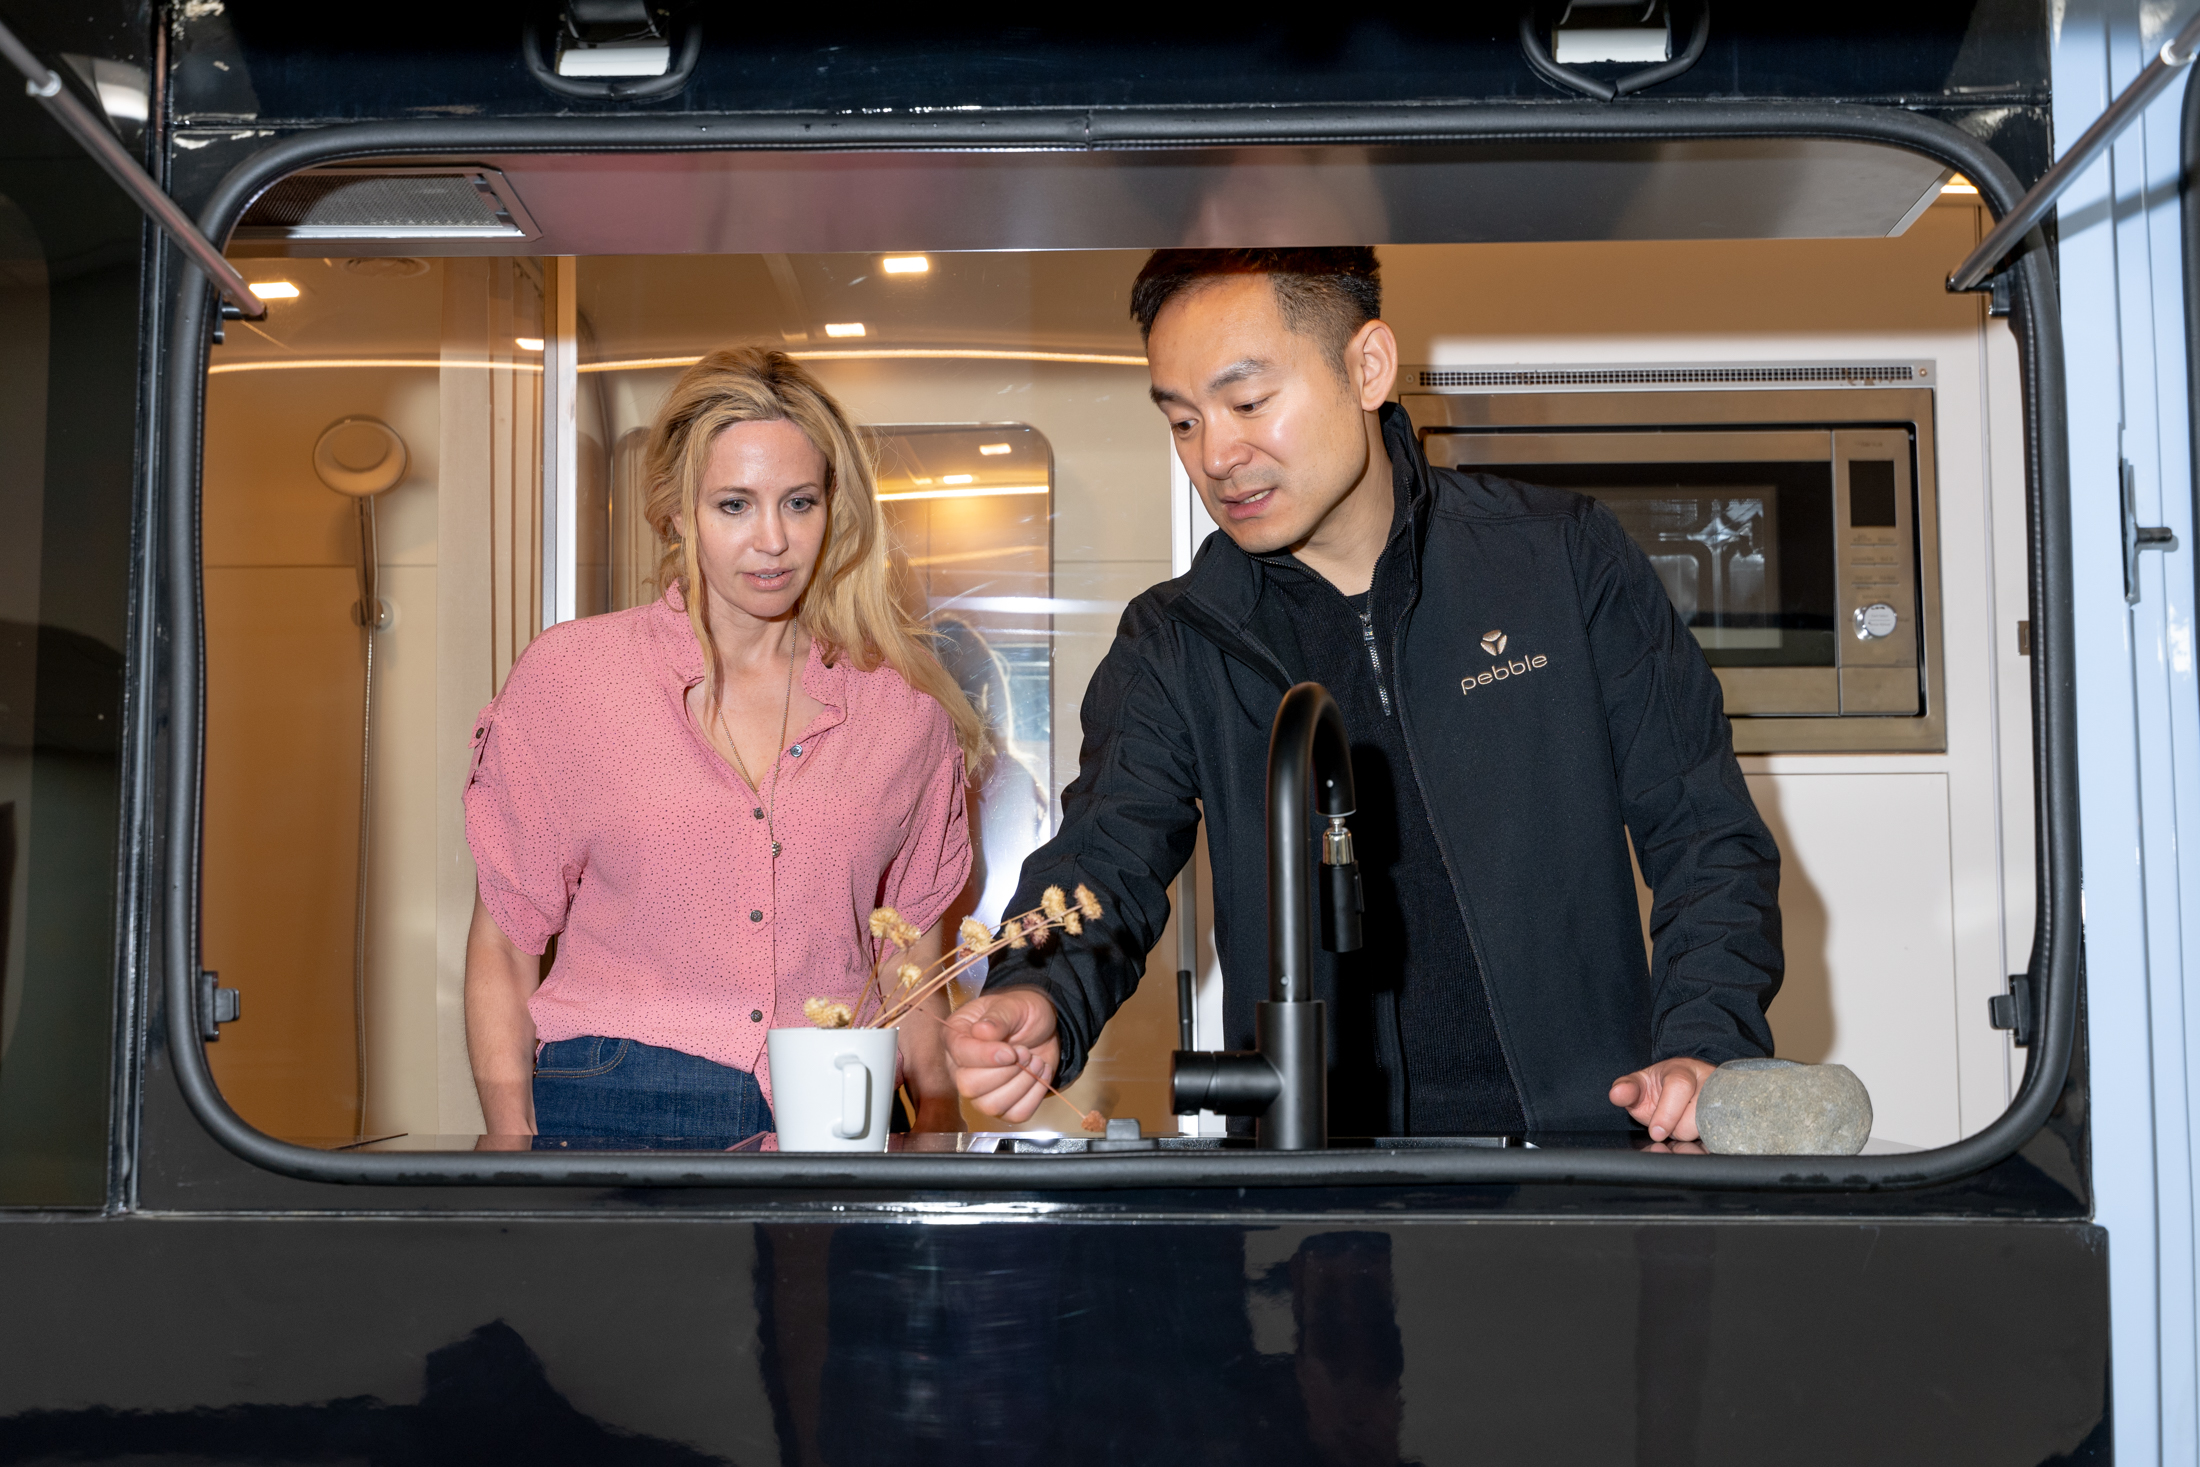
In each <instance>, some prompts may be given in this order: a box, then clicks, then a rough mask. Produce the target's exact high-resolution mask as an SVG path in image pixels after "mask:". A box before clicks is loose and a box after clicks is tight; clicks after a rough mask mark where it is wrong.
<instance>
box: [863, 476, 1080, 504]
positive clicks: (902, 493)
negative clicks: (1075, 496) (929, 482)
mask: <svg viewBox="0 0 2200 1467" xmlns="http://www.w3.org/2000/svg"><path fill="white" fill-rule="evenodd" d="M917 482H919V483H920V484H921V483H923V482H924V481H923V480H921V479H920V480H918V481H917ZM1046 492H1047V486H1046V485H1044V484H974V485H972V486H970V487H969V488H967V489H903V490H899V491H897V492H895V493H892V494H881V495H880V496H879V502H880V503H882V504H883V503H885V502H887V501H888V500H895V499H993V498H997V497H999V496H1002V495H1007V494H1044V493H1046Z"/></svg>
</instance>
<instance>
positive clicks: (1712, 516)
mask: <svg viewBox="0 0 2200 1467" xmlns="http://www.w3.org/2000/svg"><path fill="white" fill-rule="evenodd" d="M1930 375H1931V368H1930V365H1929V364H1923V363H1918V364H1906V365H1901V366H1876V367H1873V368H1870V369H1858V368H1850V367H1839V366H1805V367H1786V368H1781V367H1771V366H1757V367H1745V368H1730V369H1720V368H1716V367H1686V368H1668V369H1657V368H1641V367H1635V368H1519V369H1482V368H1445V367H1409V368H1406V369H1405V370H1404V371H1402V372H1401V374H1400V382H1399V386H1400V391H1399V400H1400V404H1401V405H1402V406H1403V407H1404V408H1405V410H1406V412H1407V414H1408V415H1409V416H1410V418H1411V420H1412V422H1413V424H1414V427H1415V429H1416V431H1417V432H1418V433H1419V435H1420V438H1421V442H1422V446H1423V447H1424V449H1425V450H1426V451H1427V453H1428V456H1429V460H1430V461H1431V462H1432V463H1435V464H1438V465H1441V466H1445V467H1449V468H1456V469H1462V470H1466V471H1469V472H1478V473H1487V474H1495V475H1498V476H1501V477H1504V478H1508V479H1518V480H1522V481H1525V482H1527V483H1531V484H1542V485H1547V486H1550V487H1554V488H1561V489H1570V490H1573V491H1575V492H1577V493H1581V494H1587V495H1591V496H1593V497H1594V498H1596V499H1598V500H1599V501H1601V502H1602V503H1603V504H1604V505H1605V506H1606V507H1607V508H1608V509H1610V510H1611V512H1612V514H1613V516H1614V517H1615V518H1616V519H1617V520H1618V521H1619V523H1620V525H1621V526H1622V527H1623V528H1624V529H1625V530H1626V532H1627V534H1628V536H1629V537H1630V538H1631V539H1633V540H1634V542H1635V543H1636V545H1637V546H1639V547H1640V548H1641V550H1642V552H1643V554H1644V555H1646V556H1647V557H1649V560H1650V563H1651V566H1652V567H1653V568H1654V569H1655V570H1656V571H1657V574H1658V579H1659V580H1660V581H1661V582H1663V584H1664V586H1665V590H1666V594H1667V595H1668V596H1670V597H1671V598H1672V601H1673V604H1674V607H1675V608H1676V609H1677V610H1678V611H1679V612H1680V614H1681V619H1682V621H1683V623H1684V624H1685V625H1686V626H1687V627H1688V630H1689V631H1690V632H1691V633H1692V634H1693V635H1694V636H1695V638H1696V640H1697V642H1698V644H1699V645H1700V646H1701V647H1702V649H1703V653H1704V657H1705V659H1706V660H1707V661H1709V663H1710V664H1711V668H1712V671H1713V672H1714V673H1715V674H1716V675H1717V676H1718V679H1719V682H1720V684H1721V686H1722V687H1723V689H1724V691H1725V698H1726V711H1727V714H1728V717H1729V719H1730V720H1731V723H1732V727H1733V730H1734V746H1735V748H1736V749H1737V750H1739V751H1742V752H1745V753H1772V752H1837V751H1838V752H1904V753H1919V752H1937V751H1941V750H1943V749H1945V747H1946V742H1947V740H1946V723H1947V720H1946V716H1945V713H1944V711H1943V709H1942V706H1941V700H1942V682H1943V680H1942V677H1941V670H1940V652H1939V637H1938V633H1939V621H1940V579H1939V573H1938V565H1939V549H1938V540H1937V524H1936V519H1935V514H1934V493H1933V423H1932V389H1931V387H1930V386H1928V385H1910V386H1900V385H1891V384H1890V380H1889V379H1892V381H1893V382H1895V383H1899V382H1909V383H1912V384H1923V383H1925V382H1927V381H1928V380H1929V378H1930ZM1670 379H1678V380H1679V381H1682V382H1685V383H1688V384H1690V385H1689V386H1688V387H1686V388H1680V389H1676V388H1674V387H1670V386H1666V385H1664V383H1665V381H1666V380H1670ZM1768 379H1769V380H1768ZM1615 381H1616V382H1617V383H1620V384H1625V385H1624V386H1623V387H1622V388H1621V390H1612V387H1613V385H1614V383H1615ZM1707 383H1708V384H1712V385H1708V386H1707V385H1706V384H1707ZM1811 383H1819V384H1825V385H1808V384H1811ZM1638 384H1639V385H1638Z"/></svg>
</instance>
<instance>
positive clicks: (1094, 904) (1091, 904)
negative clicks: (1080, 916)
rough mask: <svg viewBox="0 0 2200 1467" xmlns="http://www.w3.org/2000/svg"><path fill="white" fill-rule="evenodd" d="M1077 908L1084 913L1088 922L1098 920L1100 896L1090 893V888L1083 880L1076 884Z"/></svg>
mask: <svg viewBox="0 0 2200 1467" xmlns="http://www.w3.org/2000/svg"><path fill="white" fill-rule="evenodd" d="M1077 910H1078V911H1080V912H1082V913H1084V914H1085V920H1086V921H1088V922H1097V921H1099V920H1100V898H1098V897H1096V896H1094V895H1093V894H1092V888H1091V887H1089V886H1086V885H1085V884H1084V883H1083V882H1079V883H1078V885H1077Z"/></svg>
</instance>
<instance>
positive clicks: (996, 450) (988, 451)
mask: <svg viewBox="0 0 2200 1467" xmlns="http://www.w3.org/2000/svg"><path fill="white" fill-rule="evenodd" d="M978 452H980V453H982V454H984V455H985V456H986V457H987V458H991V457H993V456H994V455H995V454H1001V453H1006V452H1008V445H1007V444H1005V443H981V444H979V445H978Z"/></svg>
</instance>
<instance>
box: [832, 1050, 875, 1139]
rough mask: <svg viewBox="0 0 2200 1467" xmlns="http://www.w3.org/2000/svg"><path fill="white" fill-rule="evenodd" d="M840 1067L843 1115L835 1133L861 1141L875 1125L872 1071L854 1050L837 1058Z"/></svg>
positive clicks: (836, 1061) (841, 1113) (841, 1137)
mask: <svg viewBox="0 0 2200 1467" xmlns="http://www.w3.org/2000/svg"><path fill="white" fill-rule="evenodd" d="M833 1063H834V1064H835V1065H836V1066H838V1067H839V1069H840V1119H839V1120H837V1121H835V1122H833V1134H834V1135H835V1136H837V1137H839V1138H840V1139H841V1140H843V1141H860V1140H862V1139H863V1133H864V1132H866V1131H868V1130H870V1129H871V1071H870V1068H869V1067H868V1066H867V1065H865V1064H864V1063H863V1061H862V1060H860V1059H857V1058H856V1057H855V1056H854V1055H852V1054H844V1055H842V1056H841V1057H840V1058H838V1059H836V1060H834V1061H833Z"/></svg>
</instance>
